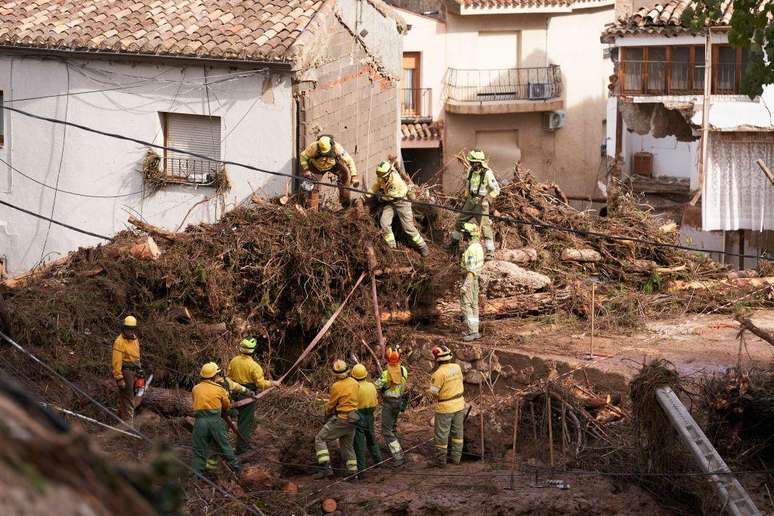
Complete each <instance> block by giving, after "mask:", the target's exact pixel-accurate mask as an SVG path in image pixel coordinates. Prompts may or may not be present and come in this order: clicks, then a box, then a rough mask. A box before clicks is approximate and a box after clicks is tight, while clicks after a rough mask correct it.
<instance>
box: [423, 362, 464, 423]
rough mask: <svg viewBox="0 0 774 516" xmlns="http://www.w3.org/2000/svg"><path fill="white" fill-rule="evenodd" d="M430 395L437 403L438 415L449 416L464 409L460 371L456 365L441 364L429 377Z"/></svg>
mask: <svg viewBox="0 0 774 516" xmlns="http://www.w3.org/2000/svg"><path fill="white" fill-rule="evenodd" d="M429 392H430V394H432V395H433V396H435V397H436V399H437V400H438V403H437V404H436V406H435V411H436V413H438V414H450V413H452V412H458V411H460V410H462V409H464V408H465V397H464V396H463V394H464V392H465V387H464V386H463V384H462V369H461V368H460V366H459V365H457V364H450V363H446V364H441V365H440V366H439V367H438V369H436V370H435V372H434V373H433V374H432V376H431V377H430V389H429Z"/></svg>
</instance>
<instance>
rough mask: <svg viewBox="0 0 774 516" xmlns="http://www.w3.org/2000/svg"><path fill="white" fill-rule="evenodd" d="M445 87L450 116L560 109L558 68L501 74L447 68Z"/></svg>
mask: <svg viewBox="0 0 774 516" xmlns="http://www.w3.org/2000/svg"><path fill="white" fill-rule="evenodd" d="M444 86H445V87H444V97H445V99H446V102H445V105H446V111H448V112H450V113H461V114H474V115H486V114H502V113H529V112H535V111H555V110H558V109H561V108H562V105H563V103H562V99H561V94H562V78H561V71H560V69H559V66H557V65H551V66H547V67H534V68H505V69H500V70H458V69H456V68H449V69H448V70H447V71H446V78H445V81H444Z"/></svg>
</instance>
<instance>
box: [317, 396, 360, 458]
mask: <svg viewBox="0 0 774 516" xmlns="http://www.w3.org/2000/svg"><path fill="white" fill-rule="evenodd" d="M347 416H348V417H347V419H341V418H340V417H338V416H337V415H334V416H331V417H330V418H329V419H328V421H326V422H325V424H324V425H323V427H322V428H321V429H320V431H319V432H317V436H316V437H315V438H314V448H315V451H316V453H317V462H318V463H319V464H323V465H324V464H330V462H331V455H330V453H329V452H328V442H330V441H336V440H338V441H339V448H341V456H342V457H343V459H344V462H345V465H346V468H347V471H348V472H349V473H357V456H356V455H355V447H354V440H355V429H356V427H357V423H358V420H359V419H360V417H359V415H358V413H357V410H353V411H352V412H348V413H347Z"/></svg>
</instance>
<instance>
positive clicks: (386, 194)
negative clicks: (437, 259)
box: [368, 161, 430, 256]
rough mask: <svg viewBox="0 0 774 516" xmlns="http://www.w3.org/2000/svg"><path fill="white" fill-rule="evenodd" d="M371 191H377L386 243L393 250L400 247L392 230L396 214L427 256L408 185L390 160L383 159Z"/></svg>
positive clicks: (425, 245) (413, 240)
mask: <svg viewBox="0 0 774 516" xmlns="http://www.w3.org/2000/svg"><path fill="white" fill-rule="evenodd" d="M368 191H369V192H370V193H371V194H378V196H375V197H373V198H374V200H375V202H376V204H377V205H378V209H379V213H380V214H379V225H380V227H381V228H382V234H383V236H384V241H385V242H387V245H388V246H390V247H391V248H393V249H395V248H396V247H397V245H396V243H395V234H394V233H393V232H392V221H393V219H394V218H395V215H397V216H398V220H400V225H401V227H402V228H403V231H404V232H405V233H406V235H407V236H408V237H409V239H411V242H412V243H413V244H414V245H415V246H416V247H417V249H419V252H420V254H421V255H422V256H428V255H429V254H430V250H429V249H428V247H427V244H426V243H425V240H424V239H423V238H422V235H420V234H419V231H418V230H417V227H416V225H415V224H414V212H413V211H412V209H411V202H409V200H408V199H407V195H408V192H409V188H408V185H407V184H406V182H405V181H404V180H403V178H401V176H400V173H399V172H398V171H397V170H396V169H395V168H394V167H393V165H392V164H391V163H390V162H389V161H382V162H381V163H379V165H378V166H377V167H376V179H375V180H374V182H373V184H372V185H371V187H370V188H369V189H368Z"/></svg>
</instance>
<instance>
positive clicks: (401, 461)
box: [392, 457, 406, 468]
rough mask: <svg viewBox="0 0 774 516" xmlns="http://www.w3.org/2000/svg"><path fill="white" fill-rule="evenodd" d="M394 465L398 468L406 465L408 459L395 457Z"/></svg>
mask: <svg viewBox="0 0 774 516" xmlns="http://www.w3.org/2000/svg"><path fill="white" fill-rule="evenodd" d="M392 465H393V466H394V467H396V468H400V467H403V466H405V465H406V459H405V458H404V457H395V460H394V461H393V462H392Z"/></svg>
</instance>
